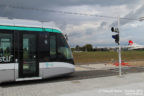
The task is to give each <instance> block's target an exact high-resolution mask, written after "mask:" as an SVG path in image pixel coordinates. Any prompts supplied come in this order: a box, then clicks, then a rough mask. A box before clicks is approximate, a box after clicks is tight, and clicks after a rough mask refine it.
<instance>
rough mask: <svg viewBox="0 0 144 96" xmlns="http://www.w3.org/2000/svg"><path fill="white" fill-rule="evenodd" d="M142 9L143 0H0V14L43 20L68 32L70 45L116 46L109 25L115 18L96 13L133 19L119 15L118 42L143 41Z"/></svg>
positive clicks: (143, 11) (125, 43)
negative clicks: (140, 19)
mask: <svg viewBox="0 0 144 96" xmlns="http://www.w3.org/2000/svg"><path fill="white" fill-rule="evenodd" d="M143 9H144V1H143V0H0V10H1V12H0V17H8V18H17V19H30V20H39V21H47V22H49V24H51V25H52V26H57V27H59V28H60V29H61V30H62V31H63V32H64V33H66V34H67V35H68V37H69V40H68V42H69V44H70V46H71V47H75V46H76V45H80V46H83V45H85V44H92V45H93V46H95V47H97V46H116V43H115V41H114V39H112V35H114V34H115V33H114V32H111V27H117V25H118V24H117V18H105V17H98V16H106V17H107V16H110V17H118V16H119V17H121V18H129V19H136V20H127V19H120V41H121V45H122V46H125V45H127V44H128V40H133V41H134V42H136V43H138V44H143V45H144V42H143V41H144V38H143V37H144V32H143V30H144V21H139V18H140V17H144V10H143ZM51 10H54V11H51ZM61 11H64V12H73V13H82V14H89V15H98V16H84V15H77V14H66V13H61Z"/></svg>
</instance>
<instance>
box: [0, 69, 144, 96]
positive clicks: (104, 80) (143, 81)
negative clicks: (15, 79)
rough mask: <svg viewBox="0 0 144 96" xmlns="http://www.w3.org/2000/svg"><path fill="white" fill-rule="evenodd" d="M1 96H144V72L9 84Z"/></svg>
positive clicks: (1, 91) (1, 90)
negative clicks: (120, 75)
mask: <svg viewBox="0 0 144 96" xmlns="http://www.w3.org/2000/svg"><path fill="white" fill-rule="evenodd" d="M34 82H35V81H34ZM0 96H144V72H141V73H131V74H125V75H123V76H122V77H119V76H109V77H99V78H92V79H83V80H72V81H61V82H40V83H26V84H14V85H13V84H12V85H10V84H9V85H3V86H0Z"/></svg>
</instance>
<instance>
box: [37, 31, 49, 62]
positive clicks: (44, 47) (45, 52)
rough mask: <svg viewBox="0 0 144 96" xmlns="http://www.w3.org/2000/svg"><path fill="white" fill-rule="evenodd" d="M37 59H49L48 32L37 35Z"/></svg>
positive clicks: (44, 60)
mask: <svg viewBox="0 0 144 96" xmlns="http://www.w3.org/2000/svg"><path fill="white" fill-rule="evenodd" d="M39 59H40V61H41V62H46V61H49V33H47V32H46V33H44V32H43V33H40V35H39Z"/></svg>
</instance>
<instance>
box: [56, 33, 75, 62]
mask: <svg viewBox="0 0 144 96" xmlns="http://www.w3.org/2000/svg"><path fill="white" fill-rule="evenodd" d="M57 48H58V49H57V52H58V58H59V59H60V60H63V61H69V60H71V59H73V57H72V53H71V50H70V48H69V46H68V44H67V42H66V39H65V38H64V36H63V35H62V34H58V35H57Z"/></svg>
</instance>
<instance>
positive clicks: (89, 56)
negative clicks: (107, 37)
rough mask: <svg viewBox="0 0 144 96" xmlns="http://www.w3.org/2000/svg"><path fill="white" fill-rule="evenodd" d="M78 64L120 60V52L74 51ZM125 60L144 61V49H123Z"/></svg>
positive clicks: (123, 58)
mask: <svg viewBox="0 0 144 96" xmlns="http://www.w3.org/2000/svg"><path fill="white" fill-rule="evenodd" d="M73 56H74V61H75V63H76V64H87V63H100V62H114V61H118V53H117V52H110V51H96V52H73ZM122 60H124V61H144V51H122Z"/></svg>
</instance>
